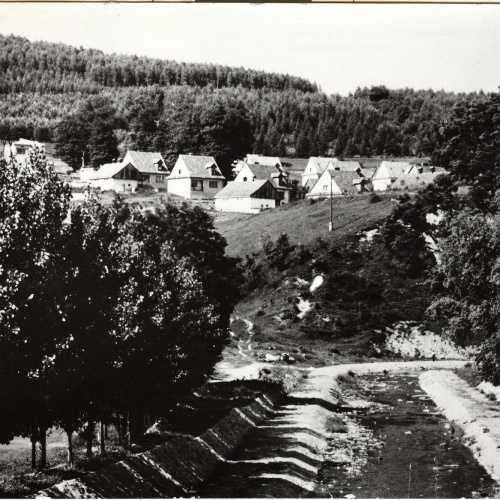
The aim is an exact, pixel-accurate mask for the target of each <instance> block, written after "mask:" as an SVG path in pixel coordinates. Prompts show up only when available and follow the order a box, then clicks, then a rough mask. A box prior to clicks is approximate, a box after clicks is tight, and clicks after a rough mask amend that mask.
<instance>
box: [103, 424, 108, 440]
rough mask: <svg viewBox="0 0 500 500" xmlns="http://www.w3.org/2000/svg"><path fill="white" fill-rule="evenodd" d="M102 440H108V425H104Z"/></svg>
mask: <svg viewBox="0 0 500 500" xmlns="http://www.w3.org/2000/svg"><path fill="white" fill-rule="evenodd" d="M104 439H108V424H104Z"/></svg>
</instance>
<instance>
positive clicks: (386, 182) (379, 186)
mask: <svg viewBox="0 0 500 500" xmlns="http://www.w3.org/2000/svg"><path fill="white" fill-rule="evenodd" d="M393 182H394V180H393V179H390V178H388V177H386V178H385V179H372V184H373V190H374V191H387V189H388V187H389V186H390V185H391V184H392V183H393Z"/></svg>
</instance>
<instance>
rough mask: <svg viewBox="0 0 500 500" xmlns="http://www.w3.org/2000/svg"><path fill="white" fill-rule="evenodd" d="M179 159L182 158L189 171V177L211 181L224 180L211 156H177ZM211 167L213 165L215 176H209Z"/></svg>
mask: <svg viewBox="0 0 500 500" xmlns="http://www.w3.org/2000/svg"><path fill="white" fill-rule="evenodd" d="M179 158H182V160H183V161H184V163H185V165H186V167H187V169H188V170H189V173H190V174H191V177H207V178H208V177H210V178H212V179H215V178H222V179H224V176H223V175H222V173H221V171H220V170H219V166H218V165H217V162H216V161H215V158H214V157H213V156H198V155H179ZM211 165H215V167H216V170H215V173H216V175H211V174H210V172H209V167H210V166H211Z"/></svg>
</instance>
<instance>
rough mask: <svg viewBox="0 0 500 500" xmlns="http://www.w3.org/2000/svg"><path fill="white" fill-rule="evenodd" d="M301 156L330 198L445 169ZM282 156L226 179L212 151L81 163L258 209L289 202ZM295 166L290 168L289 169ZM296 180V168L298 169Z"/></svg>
mask: <svg viewBox="0 0 500 500" xmlns="http://www.w3.org/2000/svg"><path fill="white" fill-rule="evenodd" d="M43 146H44V145H43V144H41V143H37V142H35V141H27V140H25V139H20V140H19V141H17V142H15V143H13V144H12V145H10V146H9V149H8V150H7V148H6V149H5V151H4V155H10V156H11V157H12V156H14V157H15V158H16V159H18V160H22V159H23V158H25V155H26V154H27V152H28V151H29V149H30V148H32V147H39V148H42V147H43ZM306 161H307V160H300V162H299V161H297V165H300V166H299V167H298V168H300V169H303V171H301V172H300V173H298V176H299V177H298V178H300V179H301V184H302V186H303V187H304V188H305V189H306V190H307V191H308V192H307V195H306V197H307V198H329V197H331V196H342V195H349V194H356V193H362V192H367V191H386V190H388V189H405V188H407V189H408V188H412V189H413V188H419V187H422V186H424V185H427V184H429V183H431V182H433V181H434V179H435V177H436V176H437V175H439V174H441V173H443V172H444V169H442V168H434V167H432V166H429V165H428V164H426V163H415V162H401V161H382V162H381V163H380V164H379V165H378V166H376V165H374V166H366V165H365V166H363V165H362V164H361V163H360V162H359V161H343V160H339V159H338V158H325V157H311V158H309V160H308V161H307V163H306V166H305V168H304V163H305V162H306ZM285 166H287V167H290V163H287V162H285V161H284V160H282V159H281V158H279V157H274V156H262V155H257V154H248V155H247V156H246V157H245V158H244V159H243V160H237V161H235V162H234V163H233V180H232V181H230V182H227V181H226V179H225V177H224V176H223V175H222V172H221V170H220V168H219V166H218V165H217V162H216V160H215V158H214V157H213V156H202V155H191V154H183V155H179V157H178V159H177V161H176V163H175V165H174V167H173V168H171V169H169V168H168V167H167V164H166V162H165V160H164V158H163V157H162V155H161V153H155V152H143V151H132V150H129V151H127V153H126V155H125V156H124V157H123V159H122V160H120V161H118V162H114V163H108V164H105V165H102V166H101V167H100V168H99V169H94V168H82V169H81V170H80V172H79V175H80V185H90V186H93V187H96V188H99V189H101V190H102V191H116V192H125V193H126V192H131V193H134V192H135V191H136V190H137V188H138V187H139V186H141V185H142V186H144V185H149V186H151V187H153V188H155V189H159V190H165V191H166V192H168V193H169V194H172V195H175V196H179V197H181V198H185V199H195V200H200V199H204V200H213V203H214V206H215V209H216V210H219V211H226V212H245V213H257V212H259V211H261V210H265V209H270V208H275V207H277V206H280V205H283V204H287V203H289V202H290V192H291V185H292V183H291V180H290V177H291V176H290V174H289V173H287V170H286V168H285ZM289 172H292V170H289ZM294 174H295V176H294V180H298V179H297V171H296V170H295V171H294Z"/></svg>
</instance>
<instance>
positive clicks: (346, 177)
mask: <svg viewBox="0 0 500 500" xmlns="http://www.w3.org/2000/svg"><path fill="white" fill-rule="evenodd" d="M368 182H369V179H366V178H365V177H361V176H360V175H359V174H358V173H357V172H352V171H351V172H349V171H348V172H346V171H343V170H325V171H324V172H323V173H322V174H321V176H320V178H319V179H318V181H317V182H316V183H315V184H314V186H313V187H312V189H311V190H310V191H309V193H307V194H306V198H313V199H318V198H330V197H331V196H343V195H347V194H356V193H359V192H362V191H365V190H366V185H367V183H368Z"/></svg>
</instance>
